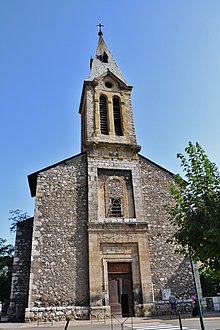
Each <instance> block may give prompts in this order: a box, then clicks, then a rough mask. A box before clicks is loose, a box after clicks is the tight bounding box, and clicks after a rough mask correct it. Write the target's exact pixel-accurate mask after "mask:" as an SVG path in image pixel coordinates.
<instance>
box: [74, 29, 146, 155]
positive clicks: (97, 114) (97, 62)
mask: <svg viewBox="0 0 220 330" xmlns="http://www.w3.org/2000/svg"><path fill="white" fill-rule="evenodd" d="M131 91H132V86H129V85H128V84H127V82H126V80H125V78H124V77H123V75H122V73H121V71H120V69H119V67H118V65H117V64H116V62H115V60H114V58H113V56H112V54H111V52H110V51H109V49H108V47H107V45H106V43H105V41H104V39H103V34H102V31H100V32H99V41H98V45H97V49H96V52H95V55H94V58H93V59H91V60H90V73H89V77H88V79H87V80H85V81H84V85H83V91H82V97H81V102H80V110H79V112H80V114H81V149H82V151H85V150H86V151H87V152H88V154H89V155H91V156H99V157H108V156H111V155H117V157H118V158H123V157H124V155H125V154H126V156H129V157H131V158H135V157H136V155H137V153H138V152H139V151H140V146H138V145H137V141H136V134H135V128H134V121H133V114H132V105H131Z"/></svg>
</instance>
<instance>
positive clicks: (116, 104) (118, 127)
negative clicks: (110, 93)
mask: <svg viewBox="0 0 220 330" xmlns="http://www.w3.org/2000/svg"><path fill="white" fill-rule="evenodd" d="M113 113H114V124H115V134H116V135H119V136H121V135H123V134H122V128H121V109H120V101H119V98H118V97H113Z"/></svg>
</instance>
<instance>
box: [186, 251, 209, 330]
mask: <svg viewBox="0 0 220 330" xmlns="http://www.w3.org/2000/svg"><path fill="white" fill-rule="evenodd" d="M189 260H190V264H191V268H192V275H193V282H194V287H195V294H196V300H197V306H198V312H199V319H200V326H201V329H202V330H205V325H204V322H203V317H202V309H201V304H200V299H199V294H198V289H197V283H196V276H195V269H194V265H193V261H192V257H191V253H189Z"/></svg>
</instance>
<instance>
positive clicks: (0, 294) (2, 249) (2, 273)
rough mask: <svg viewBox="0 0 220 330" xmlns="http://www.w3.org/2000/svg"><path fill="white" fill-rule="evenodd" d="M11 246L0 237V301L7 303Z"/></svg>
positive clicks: (9, 285)
mask: <svg viewBox="0 0 220 330" xmlns="http://www.w3.org/2000/svg"><path fill="white" fill-rule="evenodd" d="M12 254H13V246H12V245H11V244H7V243H6V240H5V239H3V238H0V301H2V302H3V303H4V304H7V303H8V301H9V298H10V288H11V274H12V264H13V256H12Z"/></svg>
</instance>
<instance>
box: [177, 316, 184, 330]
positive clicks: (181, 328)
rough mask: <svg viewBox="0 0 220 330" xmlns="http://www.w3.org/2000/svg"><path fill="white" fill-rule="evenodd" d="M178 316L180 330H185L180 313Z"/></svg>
mask: <svg viewBox="0 0 220 330" xmlns="http://www.w3.org/2000/svg"><path fill="white" fill-rule="evenodd" d="M178 316H179V324H180V330H183V326H182V320H181V316H180V312H179V313H178Z"/></svg>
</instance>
